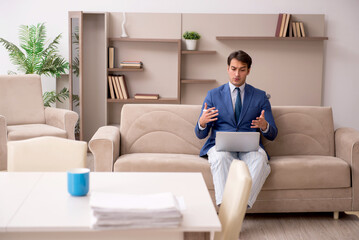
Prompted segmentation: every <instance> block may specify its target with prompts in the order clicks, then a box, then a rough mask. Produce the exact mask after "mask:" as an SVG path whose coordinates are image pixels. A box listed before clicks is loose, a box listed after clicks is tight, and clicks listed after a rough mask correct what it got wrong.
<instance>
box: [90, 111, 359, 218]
mask: <svg viewBox="0 0 359 240" xmlns="http://www.w3.org/2000/svg"><path fill="white" fill-rule="evenodd" d="M200 111H201V106H199V105H160V104H156V105H155V104H148V105H146V104H137V105H136V104H132V105H124V106H123V109H122V114H121V126H120V127H119V128H118V127H115V126H105V127H101V128H100V129H99V130H98V131H97V132H96V133H95V135H94V136H93V138H92V139H91V141H90V143H89V147H90V150H91V151H92V153H93V154H94V161H95V162H94V163H95V171H116V172H118V171H136V172H141V171H165V172H168V171H174V172H202V174H203V177H204V180H205V182H206V184H207V187H208V190H209V192H210V194H211V196H212V199H214V188H213V183H212V175H211V171H210V166H209V164H208V162H207V160H206V159H205V158H201V157H199V156H198V154H199V151H200V149H201V147H202V145H203V143H204V140H199V139H197V137H196V136H195V134H194V127H195V124H196V122H197V119H198V116H199V113H200ZM273 115H274V118H275V121H276V125H277V127H278V136H277V138H276V139H275V140H274V141H273V142H270V141H266V140H265V139H262V140H263V143H264V146H265V148H266V150H267V152H268V153H269V155H270V156H271V159H270V165H271V169H272V172H271V174H270V175H269V177H268V179H267V181H266V183H265V184H264V186H263V189H262V191H261V193H260V194H259V196H258V199H257V201H256V203H255V204H254V206H253V208H252V209H251V210H250V211H249V212H320V211H323V212H327V211H333V212H336V213H337V212H339V211H358V210H359V132H358V131H357V130H354V129H350V128H340V129H337V130H336V131H334V125H333V117H332V109H331V108H330V107H273ZM189 187H190V186H189Z"/></svg>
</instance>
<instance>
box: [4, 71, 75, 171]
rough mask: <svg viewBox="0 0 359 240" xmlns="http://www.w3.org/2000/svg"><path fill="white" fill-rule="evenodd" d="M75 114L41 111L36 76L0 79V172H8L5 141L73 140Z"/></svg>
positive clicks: (51, 110)
mask: <svg viewBox="0 0 359 240" xmlns="http://www.w3.org/2000/svg"><path fill="white" fill-rule="evenodd" d="M77 119H78V114H77V113H76V112H73V111H69V110H65V109H58V108H50V107H46V108H45V107H44V103H43V100H42V88H41V78H40V76H39V75H35V74H27V75H0V170H6V169H7V147H6V144H7V142H8V141H14V140H24V139H29V138H34V137H40V136H55V137H61V138H68V139H75V125H76V122H77Z"/></svg>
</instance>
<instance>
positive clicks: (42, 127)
mask: <svg viewBox="0 0 359 240" xmlns="http://www.w3.org/2000/svg"><path fill="white" fill-rule="evenodd" d="M7 134H8V135H7V137H8V141H16V140H23V139H29V138H34V137H41V136H54V137H61V138H67V134H66V131H65V130H62V129H60V128H57V127H53V126H50V125H46V124H24V125H12V126H8V127H7Z"/></svg>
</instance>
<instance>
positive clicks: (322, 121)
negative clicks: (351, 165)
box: [262, 106, 334, 156]
mask: <svg viewBox="0 0 359 240" xmlns="http://www.w3.org/2000/svg"><path fill="white" fill-rule="evenodd" d="M272 112H273V117H274V120H275V123H276V125H277V127H278V135H277V137H276V139H274V141H269V140H267V139H265V138H263V136H262V143H263V145H264V148H265V150H266V151H267V153H268V154H269V156H289V155H321V156H334V123H333V114H332V109H331V108H330V107H308V106H305V107H304V106H303V107H302V106H274V107H272Z"/></svg>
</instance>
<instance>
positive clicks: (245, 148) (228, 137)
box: [216, 132, 259, 152]
mask: <svg viewBox="0 0 359 240" xmlns="http://www.w3.org/2000/svg"><path fill="white" fill-rule="evenodd" d="M258 148H259V132H217V133H216V150H217V151H227V152H251V151H257V150H258Z"/></svg>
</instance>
